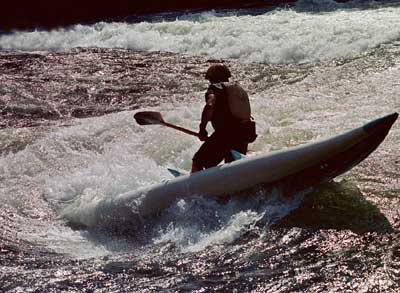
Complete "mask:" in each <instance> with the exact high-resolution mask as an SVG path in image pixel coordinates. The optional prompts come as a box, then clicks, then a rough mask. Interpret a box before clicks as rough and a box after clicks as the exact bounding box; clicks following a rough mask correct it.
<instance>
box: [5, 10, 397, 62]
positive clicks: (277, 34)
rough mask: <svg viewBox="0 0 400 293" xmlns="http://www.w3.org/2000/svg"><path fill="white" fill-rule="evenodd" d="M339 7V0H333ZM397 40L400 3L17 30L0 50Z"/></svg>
mask: <svg viewBox="0 0 400 293" xmlns="http://www.w3.org/2000/svg"><path fill="white" fill-rule="evenodd" d="M336 5H339V4H336ZM399 38H400V7H397V8H396V7H391V8H381V9H365V10H333V11H332V12H321V13H306V12H295V11H292V10H278V11H272V12H268V13H265V14H263V15H258V16H246V15H243V16H235V15H227V16H225V17H216V16H214V15H210V14H206V15H205V16H204V17H202V18H200V19H199V18H198V17H192V20H190V17H185V20H179V19H177V20H176V21H172V22H157V23H150V22H142V23H139V24H127V23H97V24H95V25H90V26H89V25H76V26H73V27H70V28H67V29H58V30H52V31H49V32H47V31H34V32H15V33H13V34H10V35H4V36H1V37H0V48H2V49H11V50H26V51H35V50H62V49H66V48H73V47H93V46H97V47H107V48H116V47H121V48H129V49H133V50H144V51H171V52H177V53H183V54H190V55H208V56H211V57H214V58H236V59H240V60H242V61H245V62H261V63H291V62H307V61H315V60H321V59H328V58H333V57H346V56H353V55H357V54H360V53H363V52H366V51H367V50H368V49H371V48H374V47H376V46H378V45H379V44H382V43H387V42H392V41H395V40H398V39H399Z"/></svg>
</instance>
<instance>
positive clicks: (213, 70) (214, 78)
mask: <svg viewBox="0 0 400 293" xmlns="http://www.w3.org/2000/svg"><path fill="white" fill-rule="evenodd" d="M230 77H231V72H230V71H229V69H228V67H227V66H226V65H224V64H213V65H211V66H210V67H209V68H208V70H207V72H206V79H207V80H209V81H210V82H212V83H217V82H224V81H228V80H229V78H230Z"/></svg>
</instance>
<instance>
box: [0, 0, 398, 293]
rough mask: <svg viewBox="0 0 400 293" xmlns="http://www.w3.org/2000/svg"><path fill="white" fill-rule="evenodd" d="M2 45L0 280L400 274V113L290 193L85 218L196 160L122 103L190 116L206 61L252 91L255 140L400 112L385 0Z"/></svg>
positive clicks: (11, 36)
mask: <svg viewBox="0 0 400 293" xmlns="http://www.w3.org/2000/svg"><path fill="white" fill-rule="evenodd" d="M317 2H318V3H317ZM0 49H1V50H0V109H2V110H1V112H0V113H1V114H0V115H1V116H0V117H1V120H0V127H1V129H0V225H1V226H2V227H3V229H2V233H1V234H0V291H10V292H51V291H53V292H59V291H65V292H71V291H72V292H74V291H76V292H82V291H87V292H121V291H122V292H124V291H125V292H135V291H141V292H153V291H154V292H158V291H162V290H165V291H172V292H175V291H177V292H185V291H195V292H207V291H225V292H226V291H232V292H233V291H237V292H248V291H253V292H304V291H307V292H322V291H328V292H343V291H344V290H348V291H355V292H397V291H398V290H399V289H400V212H399V211H400V197H399V196H400V194H399V192H400V179H399V178H400V164H399V162H400V151H399V150H400V126H399V122H397V123H396V124H394V126H393V128H392V130H391V132H390V133H389V135H388V137H387V138H386V140H385V141H384V142H383V144H382V145H381V146H380V147H379V148H378V149H377V150H376V151H375V152H374V153H373V154H371V156H370V157H368V158H367V159H366V160H365V161H363V162H362V163H361V164H360V165H358V166H357V167H355V168H353V169H352V170H350V171H349V172H347V173H345V174H343V175H341V176H340V177H338V178H336V179H335V180H334V181H333V182H331V183H329V184H325V185H323V186H317V187H315V188H313V189H310V190H305V191H304V192H300V193H298V194H293V196H292V197H289V198H287V197H282V196H281V194H280V191H279V190H272V191H271V190H269V191H266V190H258V191H257V192H253V193H252V194H248V197H247V198H246V200H241V199H233V200H230V201H228V202H227V203H221V202H220V201H217V200H215V199H210V198H205V197H202V196H200V195H199V196H197V197H193V198H190V199H185V200H178V201H177V202H175V203H174V204H173V205H172V206H171V207H169V208H168V209H167V210H165V211H164V212H162V213H160V214H159V215H157V216H154V217H147V218H142V219H138V220H137V223H134V224H133V225H127V226H125V227H119V228H120V229H118V231H114V230H109V229H108V228H107V227H101V226H100V227H99V226H98V225H95V224H93V225H92V224H91V223H93V221H92V219H93V218H96V217H97V216H98V214H100V215H101V213H103V212H104V211H102V210H101V209H96V208H93V207H96V203H97V202H98V201H100V200H102V199H104V198H112V197H115V196H117V195H119V194H122V193H124V192H127V191H132V190H136V189H139V188H141V187H145V186H149V185H151V184H156V183H159V182H161V181H163V180H168V179H170V178H171V175H170V174H169V173H168V171H167V168H168V167H173V168H179V169H184V170H188V169H190V165H191V158H192V155H193V154H194V153H195V151H196V150H197V149H198V147H199V146H200V144H201V143H200V142H199V141H198V140H196V139H195V138H193V137H190V136H187V135H185V134H182V133H179V132H176V131H174V130H171V129H166V128H163V127H162V126H155V125H154V126H139V125H137V124H136V123H135V121H134V119H133V115H134V113H135V112H137V111H138V110H154V111H159V112H161V113H163V116H164V118H165V120H166V121H169V122H172V123H175V124H178V125H182V126H185V127H187V128H191V129H193V130H196V129H197V127H198V124H199V120H200V115H201V109H202V105H203V101H204V91H205V90H206V88H207V83H206V81H205V80H204V79H203V76H204V72H205V70H206V69H207V67H208V66H209V64H211V63H213V62H215V61H218V62H221V61H223V62H225V63H226V64H227V65H228V66H229V67H230V68H231V69H232V74H233V77H234V79H235V80H238V81H239V82H240V83H241V84H242V85H243V86H244V87H245V88H246V89H247V90H248V92H249V93H250V99H251V104H252V110H253V116H254V118H255V120H256V121H257V129H258V134H259V137H258V139H257V140H256V142H255V143H253V144H251V145H250V149H251V153H250V155H256V154H262V153H267V152H269V151H273V150H281V149H285V148H287V147H290V146H294V145H299V144H301V143H306V142H312V141H317V140H319V139H322V138H327V137H330V136H333V135H336V134H340V133H342V132H344V131H346V130H349V129H352V128H354V127H358V126H361V125H362V124H364V123H366V122H368V121H370V120H372V119H375V118H378V117H380V116H383V115H385V114H388V113H391V112H395V111H397V112H399V110H400V97H399V93H400V6H399V5H398V4H397V3H396V2H394V1H350V2H349V3H346V4H344V3H342V4H340V3H336V2H334V1H329V0H327V1H298V3H297V4H296V5H295V6H293V7H290V8H277V9H272V10H271V9H269V10H265V11H263V10H248V11H243V10H241V11H208V12H201V13H196V14H176V15H174V16H173V17H171V14H168V15H164V16H163V15H161V16H160V15H157V16H154V18H153V19H152V18H149V19H147V20H146V21H142V22H136V23H135V22H130V23H128V22H99V23H96V24H90V25H75V26H70V27H65V28H58V29H54V30H50V31H48V30H47V31H46V30H34V31H29V32H28V31H24V32H23V31H14V32H10V33H7V34H3V35H0ZM210 131H211V129H210ZM95 213H96V215H95ZM71 222H73V223H74V225H71V224H70V223H71ZM77 223H78V225H76V224H77ZM80 224H81V225H80Z"/></svg>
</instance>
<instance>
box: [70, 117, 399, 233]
mask: <svg viewBox="0 0 400 293" xmlns="http://www.w3.org/2000/svg"><path fill="white" fill-rule="evenodd" d="M397 118H398V113H393V114H390V115H387V116H384V117H382V118H379V119H376V120H373V121H371V122H369V123H367V124H365V125H364V126H361V127H358V128H355V129H353V130H350V131H347V132H345V133H343V134H340V135H337V136H334V137H331V138H328V139H324V140H321V141H317V142H312V143H308V144H304V145H300V146H297V147H291V148H288V149H285V150H280V151H275V152H270V153H268V154H265V155H256V156H251V157H243V158H241V159H238V160H236V161H234V162H231V163H228V164H222V165H219V166H216V167H213V168H209V169H206V170H204V171H200V172H196V173H193V174H186V175H181V176H178V175H179V172H176V173H177V174H175V175H176V176H178V177H176V178H173V179H171V180H168V181H165V182H162V183H159V184H156V185H152V186H149V187H146V188H143V189H140V190H135V191H131V192H127V193H124V194H121V195H119V196H117V197H114V198H105V199H103V200H101V201H99V202H97V204H96V206H95V207H92V208H95V209H96V212H95V213H96V214H97V215H98V216H95V215H92V216H91V217H90V220H89V219H87V218H86V219H85V220H83V219H80V221H79V222H80V224H82V222H84V223H83V224H84V225H86V226H96V225H102V226H103V225H104V224H106V225H107V224H111V223H113V224H118V223H121V222H129V221H135V220H134V218H135V217H134V216H139V217H143V216H148V215H154V214H157V213H159V212H161V211H163V210H165V209H166V208H168V207H169V206H171V204H173V203H174V202H176V200H179V199H182V198H187V197H190V196H194V195H201V196H211V197H218V196H226V195H228V196H231V195H232V196H234V195H237V196H240V194H243V192H246V191H248V190H251V189H254V188H260V187H262V188H275V187H276V188H280V190H281V191H282V192H283V193H293V192H296V191H301V190H304V189H306V188H309V187H312V186H316V185H318V184H320V183H324V182H326V181H330V180H332V179H333V178H335V177H336V176H338V175H341V174H343V173H344V172H346V171H348V170H349V169H351V168H352V167H354V166H355V165H357V164H358V163H360V162H361V161H362V160H364V159H365V158H366V157H367V156H368V155H370V154H371V153H372V152H373V151H374V150H375V149H376V148H377V147H378V146H379V145H380V144H381V142H382V141H383V140H384V139H385V137H386V135H387V134H388V132H389V130H390V129H391V127H392V125H393V123H394V122H395V121H396V119H397ZM86 212H88V211H86ZM69 218H70V220H74V221H77V220H78V219H77V217H75V216H74V217H69ZM136 219H137V217H136ZM82 220H83V221H82Z"/></svg>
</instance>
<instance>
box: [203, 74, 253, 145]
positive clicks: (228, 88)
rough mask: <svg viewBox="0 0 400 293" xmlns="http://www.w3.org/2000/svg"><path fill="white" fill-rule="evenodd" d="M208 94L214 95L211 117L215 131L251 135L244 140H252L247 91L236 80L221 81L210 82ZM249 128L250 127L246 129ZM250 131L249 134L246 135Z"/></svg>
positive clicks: (251, 122)
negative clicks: (214, 100)
mask: <svg viewBox="0 0 400 293" xmlns="http://www.w3.org/2000/svg"><path fill="white" fill-rule="evenodd" d="M208 94H214V95H215V96H216V102H215V106H214V107H215V108H214V112H213V117H212V119H211V123H212V125H213V127H214V129H215V131H216V132H219V133H225V134H227V135H235V136H238V135H239V136H251V138H250V139H246V140H249V141H254V140H255V137H256V134H255V123H254V122H253V121H251V109H250V101H249V96H248V94H247V92H246V91H245V90H244V89H243V88H242V87H241V86H240V85H239V84H238V83H237V82H221V83H214V84H211V85H210V87H209V89H208V91H207V93H206V96H207V95H208ZM249 124H251V125H249ZM249 128H252V129H250V130H248V129H249ZM253 129H254V130H253ZM244 132H246V134H245V133H244ZM250 132H251V135H250V134H249V135H248V133H250ZM253 137H254V138H253Z"/></svg>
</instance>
